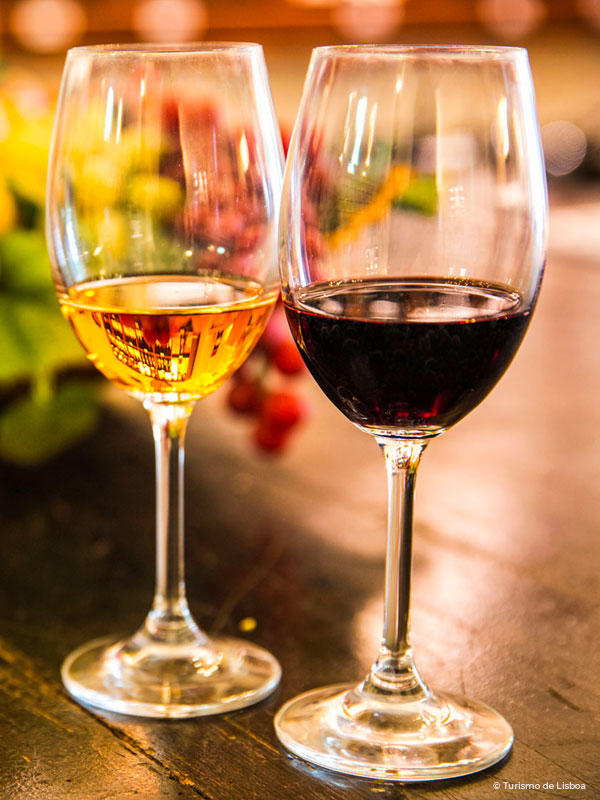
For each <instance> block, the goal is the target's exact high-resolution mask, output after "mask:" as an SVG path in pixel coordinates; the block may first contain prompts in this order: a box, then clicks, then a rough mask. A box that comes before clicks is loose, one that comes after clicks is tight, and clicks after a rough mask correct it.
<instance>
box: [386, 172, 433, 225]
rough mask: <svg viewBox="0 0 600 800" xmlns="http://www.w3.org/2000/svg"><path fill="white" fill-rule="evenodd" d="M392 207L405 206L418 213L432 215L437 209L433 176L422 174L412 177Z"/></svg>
mask: <svg viewBox="0 0 600 800" xmlns="http://www.w3.org/2000/svg"><path fill="white" fill-rule="evenodd" d="M393 205H394V208H407V209H409V210H410V211H417V212H419V213H420V214H427V215H428V216H432V215H433V214H435V213H436V211H437V206H438V193H437V186H436V183H435V178H434V177H432V176H429V175H427V176H424V177H422V178H415V179H413V180H412V181H411V182H410V183H409V185H408V188H407V189H406V191H405V192H404V193H403V194H402V195H401V196H400V197H398V198H396V200H394V203H393Z"/></svg>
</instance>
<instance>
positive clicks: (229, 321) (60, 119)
mask: <svg viewBox="0 0 600 800" xmlns="http://www.w3.org/2000/svg"><path fill="white" fill-rule="evenodd" d="M281 176H282V149H281V141H280V135H279V131H278V128H277V124H276V119H275V114H274V110H273V104H272V100H271V94H270V89H269V83H268V77H267V72H266V67H265V63H264V57H263V53H262V48H261V47H260V45H256V44H242V43H232V44H227V43H216V44H213V43H204V44H202V45H193V46H179V45H174V46H169V45H160V46H153V45H142V46H135V45H133V46H129V45H124V46H99V47H82V48H75V49H73V50H71V51H70V52H69V53H68V56H67V61H66V65H65V70H64V75H63V81H62V87H61V94H60V99H59V106H58V111H57V116H56V123H55V129H54V136H53V142H52V148H51V154H50V163H49V175H48V202H47V238H48V244H49V250H50V255H51V259H52V263H53V272H54V280H55V283H56V288H57V292H58V297H59V301H60V304H61V307H62V310H63V313H64V315H65V317H66V318H67V319H68V320H69V321H70V323H71V325H72V326H73V329H74V331H75V333H76V334H77V337H78V338H79V340H80V342H81V344H82V345H83V347H84V348H85V350H86V352H87V354H88V358H89V359H90V361H92V363H93V364H94V365H95V366H96V367H97V368H98V369H99V370H100V371H101V372H102V373H103V374H104V375H105V376H106V377H107V378H108V379H109V380H111V381H112V382H113V383H114V384H115V385H116V386H119V387H120V388H121V389H123V390H125V391H126V392H127V393H128V394H130V395H132V396H133V397H135V398H137V399H139V400H140V401H141V402H142V403H143V405H144V407H145V408H146V409H147V411H148V412H149V415H150V420H151V424H152V430H153V434H154V441H155V446H156V521H157V539H156V542H157V567H156V591H155V596H154V601H153V605H152V608H151V610H150V612H149V613H148V616H147V617H146V619H145V621H144V623H143V625H142V626H141V628H140V629H139V630H138V631H137V632H136V633H135V634H134V635H133V636H131V637H130V638H127V639H117V638H114V637H113V638H106V639H101V640H96V641H93V642H90V643H88V644H85V645H83V646H82V647H80V648H79V649H78V650H76V651H75V652H74V653H72V654H71V655H70V656H69V657H68V658H67V659H66V661H65V663H64V664H63V668H62V677H63V681H64V683H65V686H66V688H67V689H68V690H69V692H70V693H71V694H72V695H73V696H74V697H75V698H76V699H77V700H79V701H80V702H82V703H84V704H86V705H90V706H93V707H97V708H101V709H105V710H109V711H116V712H120V713H126V714H134V715H138V716H147V717H191V716H199V715H204V714H213V713H218V712H221V711H226V710H231V709H236V708H241V707H243V706H247V705H250V704H252V703H255V702H257V701H258V700H260V699H262V698H263V697H265V696H266V695H268V694H269V693H270V692H271V691H272V690H273V689H274V688H275V687H276V686H277V683H278V681H279V677H280V673H281V670H280V667H279V664H278V663H277V661H276V660H275V659H274V658H273V657H272V656H271V655H270V654H269V653H268V652H266V651H265V650H263V649H262V648H260V647H257V646H255V645H252V644H250V643H248V642H245V641H238V640H234V639H227V638H222V639H221V638H220V639H213V638H209V637H208V636H207V635H206V634H205V633H204V632H203V631H201V630H200V629H199V627H198V626H197V624H196V622H195V621H194V619H193V618H192V616H191V614H190V611H189V608H188V604H187V601H186V594H185V585H184V569H183V561H184V558H183V541H184V540H183V461H184V434H185V429H186V424H187V421H188V419H189V416H190V414H191V412H192V410H193V408H194V405H195V403H196V401H197V400H199V399H201V398H203V397H205V396H206V395H208V394H210V393H211V392H213V391H215V389H218V387H219V386H221V384H222V383H223V382H224V381H225V380H226V379H227V377H228V376H229V375H231V373H232V372H234V370H236V369H237V368H238V367H239V366H240V365H241V364H242V362H243V361H244V359H245V358H246V357H247V356H248V354H249V353H250V351H251V350H252V348H253V346H254V345H255V343H256V341H257V339H258V338H259V336H260V334H261V332H262V330H263V328H264V326H265V324H266V322H267V319H268V317H269V314H270V312H271V310H272V308H273V305H274V303H275V301H276V298H277V294H278V288H279V283H278V275H277V265H276V225H277V214H278V209H279V200H280V194H281V180H282V177H281Z"/></svg>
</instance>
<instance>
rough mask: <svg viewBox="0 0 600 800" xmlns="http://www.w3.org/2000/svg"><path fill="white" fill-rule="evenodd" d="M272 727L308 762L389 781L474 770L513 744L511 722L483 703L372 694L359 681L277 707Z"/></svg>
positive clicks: (498, 757)
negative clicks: (363, 692) (367, 694)
mask: <svg viewBox="0 0 600 800" xmlns="http://www.w3.org/2000/svg"><path fill="white" fill-rule="evenodd" d="M275 730H276V732H277V736H278V737H279V739H280V741H281V742H282V744H283V745H285V747H287V749H288V750H290V751H291V752H292V753H294V755H297V756H299V757H300V758H303V759H305V760H306V761H310V762H312V763H313V764H318V765H319V766H321V767H326V768H327V769H331V770H335V771H336V772H344V773H346V774H349V775H359V776H362V777H366V778H373V779H377V780H390V781H429V780H436V779H442V778H451V777H457V776H459V775H469V774H470V773H472V772H478V771H479V770H482V769H485V768H486V767H490V766H491V765H492V764H495V763H496V762H498V761H500V760H501V759H502V758H503V757H504V756H505V755H506V754H507V753H508V751H509V750H510V748H511V745H512V742H513V732H512V729H511V727H510V725H509V724H508V723H507V722H506V721H505V720H504V718H503V717H501V716H500V714H498V713H497V712H495V711H494V710H493V709H491V708H488V706H485V705H483V704H482V703H475V702H472V701H470V700H465V699H462V698H455V697H450V696H448V695H437V694H433V693H431V692H429V693H428V695H427V696H426V697H424V698H423V699H420V700H415V701H404V700H403V701H401V702H398V701H397V700H390V699H385V700H374V699H372V698H366V697H365V696H364V695H361V692H360V690H359V689H358V687H356V685H354V684H342V685H337V686H327V687H324V688H322V689H314V690H312V691H310V692H305V693H304V694H301V695H299V696H298V697H295V698H294V699H292V700H290V701H289V702H288V703H286V704H285V705H284V706H283V707H282V708H281V709H280V710H279V712H278V713H277V715H276V717H275Z"/></svg>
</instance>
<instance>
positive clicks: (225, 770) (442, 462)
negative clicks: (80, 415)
mask: <svg viewBox="0 0 600 800" xmlns="http://www.w3.org/2000/svg"><path fill="white" fill-rule="evenodd" d="M562 211H563V209H557V212H556V215H557V216H556V218H557V220H558V227H557V229H559V228H560V225H561V224H562V225H563V229H566V230H568V231H570V232H571V234H572V236H571V238H572V239H574V241H575V245H573V244H572V242H571V243H570V242H569V241H565V239H564V237H563V238H562V239H560V237H559V238H558V239H556V241H555V242H554V244H553V247H552V248H551V252H550V257H549V260H548V269H547V274H546V279H545V284H544V287H543V291H542V296H541V299H540V303H539V307H538V310H537V312H536V315H535V318H534V320H533V323H532V326H531V328H530V331H529V333H528V336H527V338H526V341H525V343H524V345H523V346H522V348H521V350H520V352H519V354H518V355H517V358H516V360H515V362H514V363H513V365H512V367H511V368H510V370H509V372H508V373H507V375H506V376H505V377H504V379H503V380H502V382H501V383H500V385H499V386H498V388H497V389H495V390H494V392H493V393H492V395H491V396H490V397H489V398H487V399H486V401H485V402H484V403H483V404H482V405H481V406H480V407H479V408H478V409H476V410H475V411H474V412H473V413H472V414H471V415H470V416H469V417H468V418H467V419H465V420H464V421H462V422H461V423H459V425H458V426H457V427H456V428H455V429H453V430H451V431H450V432H448V433H447V434H446V435H445V436H443V437H441V438H440V439H439V440H437V441H435V442H434V443H433V444H432V446H431V447H430V448H429V450H428V452H427V453H426V454H425V457H424V459H423V464H422V466H421V470H420V476H419V482H418V490H417V506H416V531H415V538H416V542H415V558H414V590H413V605H412V608H413V614H412V629H413V642H414V648H415V651H416V655H417V661H418V664H419V666H420V669H421V671H422V673H423V674H424V676H425V678H426V679H427V680H428V681H429V682H430V683H431V684H432V685H433V686H435V687H438V688H440V689H447V690H450V691H453V692H457V693H465V694H467V695H468V696H471V697H473V698H477V699H478V700H481V701H484V702H486V703H488V704H490V705H492V706H493V707H494V708H496V709H497V710H498V711H500V712H501V713H502V714H504V715H505V716H506V718H507V719H508V720H509V721H510V722H511V724H512V725H513V728H514V731H515V744H514V747H513V750H512V753H511V754H510V756H509V757H508V758H507V759H506V760H505V761H504V762H503V763H501V764H500V765H497V766H496V767H495V768H492V769H488V770H486V771H485V772H482V773H480V774H478V775H475V776H472V777H470V778H465V779H455V780H449V781H442V782H434V783H429V784H427V783H422V784H412V785H400V784H385V783H380V782H373V781H368V780H363V779H354V778H346V777H344V776H342V775H337V774H335V773H331V772H328V771H326V770H322V769H316V768H312V767H310V766H308V765H307V764H305V763H303V762H302V761H300V760H299V759H296V758H293V757H291V756H290V755H289V754H287V753H286V752H285V751H284V750H283V749H282V748H281V747H280V745H279V744H278V742H277V740H276V738H275V734H274V731H273V726H272V720H273V715H274V713H275V711H276V709H277V708H278V707H279V706H280V705H281V703H282V702H283V701H284V700H286V699H288V698H289V697H291V696H292V695H294V694H296V693H298V692H300V691H303V690H305V689H308V688H311V687H315V686H319V685H323V684H327V683H334V682H339V681H343V680H352V679H357V680H358V679H359V678H360V677H362V676H363V674H364V672H365V671H366V669H367V667H368V666H369V664H370V662H371V660H372V659H373V658H374V656H375V653H376V650H377V646H378V640H379V637H380V632H381V616H382V598H381V594H382V583H383V554H384V547H385V541H384V538H385V475H384V466H383V461H382V458H381V456H380V454H379V452H378V448H377V447H376V445H375V443H374V442H373V441H371V439H370V437H368V436H366V435H364V434H361V433H360V432H359V431H357V430H355V429H354V428H353V427H352V425H351V424H350V423H349V422H347V421H346V420H345V419H344V418H343V417H342V416H341V414H339V412H337V410H336V409H334V408H333V406H330V405H329V404H328V402H327V401H326V400H325V399H324V398H323V397H322V396H321V395H320V393H319V390H318V389H317V388H316V387H314V386H313V384H312V383H311V381H310V379H309V378H307V379H306V381H305V382H304V383H303V387H302V391H303V392H304V393H305V394H306V395H307V396H308V397H309V399H310V404H311V408H312V416H311V420H310V422H309V423H308V424H306V425H305V426H304V428H303V429H302V430H301V431H299V433H298V435H297V436H296V439H295V441H294V442H293V444H292V446H291V448H290V450H289V451H288V452H287V454H285V455H284V456H282V457H277V458H268V457H264V456H261V455H260V454H259V453H257V452H256V451H255V450H253V449H252V446H251V445H250V443H249V435H248V426H247V423H246V422H245V421H244V420H243V419H241V418H236V417H233V416H231V415H229V414H228V413H227V412H226V411H225V410H224V401H223V396H222V395H220V394H219V393H217V395H215V396H214V397H213V398H209V399H208V400H206V401H204V403H203V404H200V405H199V407H198V408H197V409H196V411H195V414H194V418H193V420H192V424H191V429H190V434H189V441H188V461H187V467H188V468H187V485H186V492H187V495H186V502H187V508H186V513H187V578H188V591H189V598H190V605H191V607H192V610H193V612H194V614H195V616H196V618H197V619H198V621H199V622H200V623H201V624H203V625H204V626H205V627H206V628H207V629H208V630H209V631H213V632H215V631H220V630H222V631H225V632H227V633H230V634H237V635H241V636H248V637H250V638H252V639H253V640H255V641H257V642H258V643H260V644H262V645H264V646H265V647H267V648H268V649H269V650H271V651H272V652H273V653H274V654H275V655H276V656H277V657H278V658H279V660H280V662H281V664H282V667H283V679H282V682H281V686H280V687H279V689H278V690H277V691H276V692H275V694H273V695H272V696H271V697H270V698H269V699H268V700H266V701H264V702H263V703H261V704H260V705H258V706H255V707H253V708H249V709H246V710H243V711H237V712H234V713H230V714H226V715H223V716H216V717H210V718H201V719H196V720H186V721H151V720H141V719H135V718H131V717H119V716H117V715H108V714H107V715H102V716H96V715H94V714H92V713H90V712H89V711H87V710H85V709H83V708H81V707H80V706H78V705H77V704H76V703H75V702H74V701H73V700H71V699H70V697H69V696H68V695H67V694H66V693H65V692H64V690H63V689H62V687H61V683H60V678H59V667H60V663H61V661H62V659H63V658H64V656H65V655H66V654H67V653H68V652H69V651H70V650H72V649H73V648H74V647H75V646H76V645H79V644H81V643H82V642H84V641H86V640H88V639H91V638H94V637H96V636H100V635H102V634H105V633H110V632H113V631H119V630H121V631H122V632H123V633H127V632H129V633H131V632H133V630H134V629H135V628H136V627H137V626H138V625H139V623H140V622H141V620H142V618H143V616H144V614H145V613H146V610H147V609H148V607H149V604H150V600H151V592H152V586H153V561H154V554H153V547H154V540H153V536H154V534H153V525H154V508H153V452H152V443H151V436H150V430H149V425H148V422H147V420H146V418H145V413H144V412H143V411H142V410H141V408H139V407H138V406H137V405H136V404H135V403H134V402H133V401H129V400H128V399H126V398H120V396H119V398H118V399H117V398H116V396H114V395H113V396H112V398H113V399H112V400H111V404H110V409H109V411H108V412H107V413H106V414H105V418H104V421H103V424H102V427H101V429H100V430H99V431H98V433H97V434H96V435H95V436H94V438H93V439H92V440H90V441H88V442H86V443H84V444H82V445H80V446H78V447H77V448H76V449H74V450H72V451H71V452H69V453H68V454H65V455H64V456H62V457H61V458H60V459H59V460H58V461H55V462H54V463H53V464H51V465H48V466H46V467H43V468H39V469H34V470H19V469H16V468H11V467H7V466H2V467H1V468H0V518H1V520H2V523H1V524H2V535H1V536H0V798H1V800H13V799H14V800H17V798H18V799H19V800H59V798H60V799H62V798H69V799H71V798H72V799H73V800H130V798H143V800H155V799H157V798H160V800H171V798H198V797H201V798H205V800H283V798H286V799H287V798H292V799H293V800H296V799H297V800H312V799H313V798H314V799H316V798H319V799H320V800H341V798H353V799H354V798H356V800H366V798H373V797H379V796H381V797H383V798H424V797H427V798H429V797H431V798H438V797H439V798H448V800H450V799H452V800H457V799H458V798H460V799H461V800H462V799H463V798H464V800H471V799H473V800H486V798H496V800H497V798H499V797H515V798H516V797H520V798H525V797H532V798H542V797H567V798H584V797H585V798H586V799H589V798H600V644H599V632H600V614H599V595H600V591H599V583H600V581H599V566H600V565H599V558H598V553H599V550H600V545H599V540H598V536H599V533H600V491H599V489H598V485H599V484H600V447H599V445H600V441H599V439H600V436H599V431H600V403H599V402H598V395H599V393H600V348H599V347H598V338H599V334H600V249H599V251H598V253H597V254H596V255H595V254H594V252H593V248H589V247H587V250H586V247H585V243H586V238H587V237H586V233H585V230H586V228H585V226H584V225H582V226H580V227H581V230H582V233H581V236H579V237H578V236H577V233H576V230H573V228H572V226H571V224H570V223H569V218H568V216H567V217H565V216H564V215H563V217H562V218H561V217H560V214H561V213H562ZM568 211H569V212H571V211H573V209H572V208H569V209H568ZM590 211H593V209H592V208H589V209H588V212H590ZM595 214H596V219H597V222H596V226H600V206H596V211H595ZM581 219H583V217H581ZM573 220H575V222H576V221H577V220H576V217H573ZM592 234H594V235H596V237H597V234H596V233H595V232H594V231H592ZM567 238H568V237H567ZM578 243H580V244H582V247H579V248H578V246H577V245H578ZM248 620H250V621H251V622H250V624H253V623H252V621H255V623H256V627H255V629H254V630H252V631H251V632H250V633H248V632H244V631H243V630H241V629H243V628H245V627H247V626H248ZM244 621H245V622H244ZM523 784H539V787H540V788H539V789H536V788H529V789H523V788H520V787H521V786H522V785H523ZM582 784H585V787H586V788H585V789H583V788H576V787H577V786H581V785H582ZM497 787H499V788H497Z"/></svg>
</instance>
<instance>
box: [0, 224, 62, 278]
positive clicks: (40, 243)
mask: <svg viewBox="0 0 600 800" xmlns="http://www.w3.org/2000/svg"><path fill="white" fill-rule="evenodd" d="M0 280H1V282H2V288H3V289H4V290H6V291H11V292H19V293H35V292H42V291H47V290H48V289H50V288H52V273H51V269H50V259H49V258H48V253H47V251H46V242H45V240H44V237H43V236H42V234H41V233H40V232H39V231H26V230H14V231H11V232H10V233H7V234H6V235H5V236H3V237H2V238H1V239H0Z"/></svg>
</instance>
